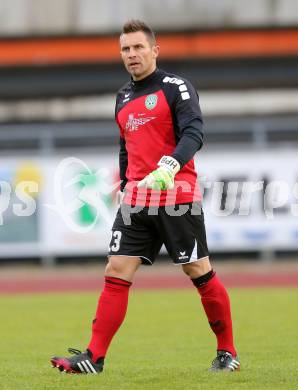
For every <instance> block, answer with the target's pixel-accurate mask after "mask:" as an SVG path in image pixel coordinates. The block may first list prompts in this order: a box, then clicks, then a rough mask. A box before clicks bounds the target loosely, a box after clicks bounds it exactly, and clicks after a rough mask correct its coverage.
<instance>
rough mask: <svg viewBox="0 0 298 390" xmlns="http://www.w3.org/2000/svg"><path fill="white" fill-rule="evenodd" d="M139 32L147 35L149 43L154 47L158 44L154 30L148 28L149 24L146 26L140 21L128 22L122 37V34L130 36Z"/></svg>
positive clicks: (123, 29)
mask: <svg viewBox="0 0 298 390" xmlns="http://www.w3.org/2000/svg"><path fill="white" fill-rule="evenodd" d="M137 31H142V32H143V33H144V34H146V36H147V38H148V40H149V42H150V43H151V44H152V45H155V44H156V38H155V34H154V31H153V30H152V28H151V27H149V26H148V24H146V23H145V22H143V21H142V20H138V19H131V20H128V21H127V22H126V23H125V24H124V25H123V28H122V33H121V35H122V34H129V33H133V32H137Z"/></svg>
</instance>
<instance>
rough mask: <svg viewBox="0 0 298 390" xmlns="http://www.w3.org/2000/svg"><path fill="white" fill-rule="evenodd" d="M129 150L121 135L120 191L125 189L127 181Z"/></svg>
mask: <svg viewBox="0 0 298 390" xmlns="http://www.w3.org/2000/svg"><path fill="white" fill-rule="evenodd" d="M127 164H128V159H127V150H126V145H125V139H124V138H122V137H121V136H120V151H119V171H120V180H121V184H120V191H124V188H125V186H126V183H127V177H126V170H127Z"/></svg>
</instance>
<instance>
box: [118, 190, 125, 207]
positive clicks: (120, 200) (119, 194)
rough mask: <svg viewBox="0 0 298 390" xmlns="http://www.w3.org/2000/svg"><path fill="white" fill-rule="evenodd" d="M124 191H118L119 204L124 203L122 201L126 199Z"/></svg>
mask: <svg viewBox="0 0 298 390" xmlns="http://www.w3.org/2000/svg"><path fill="white" fill-rule="evenodd" d="M124 195H125V194H124V191H121V190H119V191H117V193H116V205H117V206H121V205H122V202H123V199H124Z"/></svg>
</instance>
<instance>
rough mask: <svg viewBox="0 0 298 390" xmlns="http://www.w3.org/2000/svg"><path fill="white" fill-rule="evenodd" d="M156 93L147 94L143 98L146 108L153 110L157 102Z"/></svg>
mask: <svg viewBox="0 0 298 390" xmlns="http://www.w3.org/2000/svg"><path fill="white" fill-rule="evenodd" d="M157 99H158V97H157V95H148V96H147V97H146V100H145V106H146V108H147V109H148V110H153V108H154V107H155V106H156V104H157Z"/></svg>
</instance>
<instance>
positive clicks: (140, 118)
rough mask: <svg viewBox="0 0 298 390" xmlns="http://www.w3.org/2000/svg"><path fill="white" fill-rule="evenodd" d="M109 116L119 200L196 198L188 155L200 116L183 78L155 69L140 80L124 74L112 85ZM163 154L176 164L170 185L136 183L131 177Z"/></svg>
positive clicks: (197, 138) (197, 142) (198, 143)
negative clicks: (115, 140)
mask: <svg viewBox="0 0 298 390" xmlns="http://www.w3.org/2000/svg"><path fill="white" fill-rule="evenodd" d="M115 117H116V122H117V124H118V126H119V129H120V153H119V165H120V179H121V181H122V182H121V190H124V188H125V198H124V202H125V203H129V204H131V205H142V206H144V205H145V206H149V205H159V206H164V205H174V204H181V203H189V202H193V201H199V200H201V194H200V191H199V188H198V185H197V174H196V171H195V167H194V160H193V156H194V154H195V153H196V151H198V150H199V149H200V148H201V147H202V145H203V132H202V127H203V120H202V115H201V110H200V106H199V98H198V95H197V92H196V90H195V89H194V87H193V86H192V85H191V83H190V82H189V81H187V80H185V79H183V78H181V77H178V76H175V75H173V74H170V73H167V72H165V71H163V70H160V69H156V70H155V71H154V72H153V73H152V74H150V75H149V76H147V77H146V78H144V79H142V80H140V81H133V80H130V81H129V82H128V83H127V84H125V85H124V87H122V88H121V89H120V90H119V91H118V94H117V99H116V107H115ZM164 155H166V156H172V157H174V158H175V159H176V160H177V161H178V162H179V163H180V166H181V169H180V171H179V172H178V173H177V174H176V176H175V187H174V189H173V190H167V191H155V190H146V189H144V188H140V189H138V188H137V187H136V186H137V182H139V181H140V180H142V179H143V178H144V177H145V176H146V175H148V174H149V173H150V172H152V171H153V170H155V169H156V168H157V163H158V161H159V160H160V158H161V157H162V156H164Z"/></svg>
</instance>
